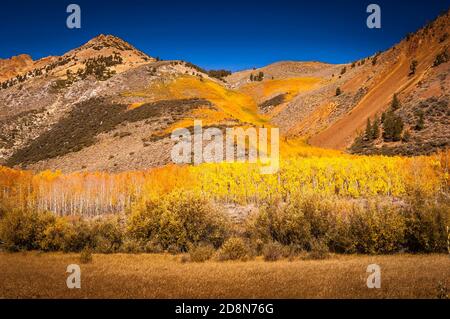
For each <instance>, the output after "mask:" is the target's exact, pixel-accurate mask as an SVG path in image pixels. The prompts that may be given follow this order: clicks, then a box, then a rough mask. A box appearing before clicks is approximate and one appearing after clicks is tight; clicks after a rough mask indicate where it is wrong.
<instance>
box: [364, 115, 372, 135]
mask: <svg viewBox="0 0 450 319" xmlns="http://www.w3.org/2000/svg"><path fill="white" fill-rule="evenodd" d="M364 138H365V139H366V141H371V140H372V124H371V123H370V118H368V119H367V125H366V131H365V133H364Z"/></svg>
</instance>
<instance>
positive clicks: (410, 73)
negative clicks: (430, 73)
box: [409, 60, 419, 76]
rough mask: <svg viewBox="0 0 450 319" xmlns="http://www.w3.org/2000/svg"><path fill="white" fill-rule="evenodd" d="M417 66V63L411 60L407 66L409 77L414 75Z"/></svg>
mask: <svg viewBox="0 0 450 319" xmlns="http://www.w3.org/2000/svg"><path fill="white" fill-rule="evenodd" d="M418 64H419V62H417V60H412V61H411V64H410V66H409V75H410V76H412V75H414V74H416V70H417V65H418Z"/></svg>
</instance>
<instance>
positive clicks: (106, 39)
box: [81, 34, 138, 51]
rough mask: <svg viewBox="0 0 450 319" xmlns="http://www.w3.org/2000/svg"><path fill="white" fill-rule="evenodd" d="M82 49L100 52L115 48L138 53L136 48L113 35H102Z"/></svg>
mask: <svg viewBox="0 0 450 319" xmlns="http://www.w3.org/2000/svg"><path fill="white" fill-rule="evenodd" d="M81 48H83V49H87V48H92V49H94V50H97V51H100V50H101V49H103V48H114V49H117V50H119V51H130V50H136V51H138V50H137V49H136V48H135V47H133V46H132V45H131V44H129V43H128V42H126V41H125V40H123V39H121V38H119V37H116V36H114V35H111V34H100V35H98V36H96V37H94V38H92V39H91V40H89V41H88V42H87V43H86V44H84V45H83V46H82V47H81Z"/></svg>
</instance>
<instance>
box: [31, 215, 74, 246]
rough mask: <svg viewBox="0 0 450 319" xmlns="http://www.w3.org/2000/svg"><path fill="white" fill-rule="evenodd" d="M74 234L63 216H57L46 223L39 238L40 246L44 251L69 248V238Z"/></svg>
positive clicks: (70, 225) (71, 226)
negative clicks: (52, 221)
mask: <svg viewBox="0 0 450 319" xmlns="http://www.w3.org/2000/svg"><path fill="white" fill-rule="evenodd" d="M75 236H76V233H75V230H74V227H73V225H72V224H70V223H69V222H68V220H67V219H65V218H58V219H56V220H55V222H54V223H51V224H49V225H47V227H46V228H45V230H44V232H43V236H42V238H41V240H40V243H39V245H40V248H41V249H42V250H44V251H61V250H62V251H65V252H68V251H70V250H71V245H72V243H71V240H72V238H74V237H75Z"/></svg>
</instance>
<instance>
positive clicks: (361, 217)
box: [344, 204, 406, 254]
mask: <svg viewBox="0 0 450 319" xmlns="http://www.w3.org/2000/svg"><path fill="white" fill-rule="evenodd" d="M349 217H350V218H349V220H348V222H349V225H348V228H347V227H346V230H348V233H347V234H346V236H348V237H349V239H350V242H351V245H350V247H349V251H347V252H356V253H362V254H377V253H379V254H389V253H394V252H398V251H400V250H401V249H402V248H403V244H404V236H405V227H406V225H405V219H404V218H403V216H402V214H401V212H400V211H399V209H396V208H393V207H390V206H387V205H370V204H369V205H368V207H355V209H354V210H353V212H352V213H351V214H350V216H349ZM344 227H345V226H344Z"/></svg>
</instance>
